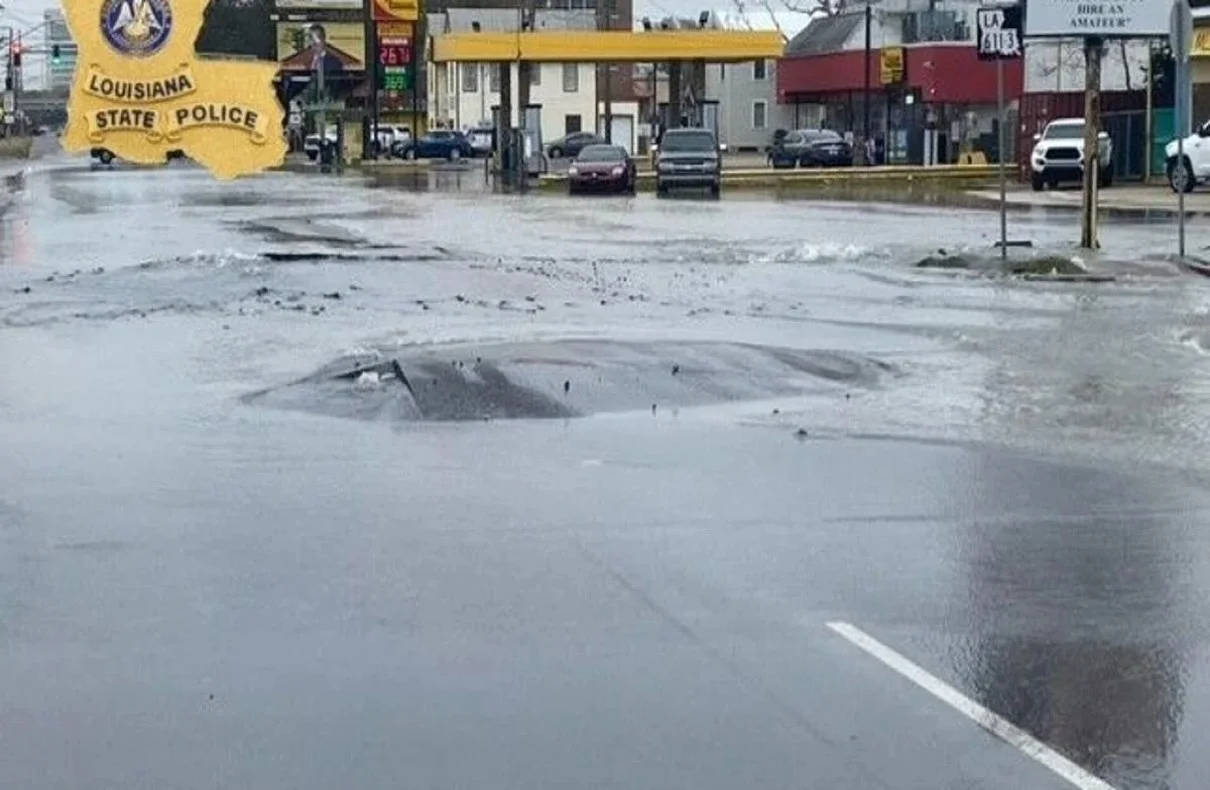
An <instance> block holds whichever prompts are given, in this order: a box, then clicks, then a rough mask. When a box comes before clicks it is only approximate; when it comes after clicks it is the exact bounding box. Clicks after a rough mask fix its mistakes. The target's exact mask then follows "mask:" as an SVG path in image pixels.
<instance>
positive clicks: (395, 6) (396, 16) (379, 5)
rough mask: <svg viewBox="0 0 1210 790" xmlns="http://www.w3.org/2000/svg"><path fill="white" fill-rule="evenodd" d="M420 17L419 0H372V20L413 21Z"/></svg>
mask: <svg viewBox="0 0 1210 790" xmlns="http://www.w3.org/2000/svg"><path fill="white" fill-rule="evenodd" d="M419 19H420V0H374V21H376V22H415V21H417V20H419Z"/></svg>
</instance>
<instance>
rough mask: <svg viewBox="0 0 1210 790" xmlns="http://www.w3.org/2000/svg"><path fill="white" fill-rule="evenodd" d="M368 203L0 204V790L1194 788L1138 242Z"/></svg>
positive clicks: (1181, 326)
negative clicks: (1047, 263)
mask: <svg viewBox="0 0 1210 790" xmlns="http://www.w3.org/2000/svg"><path fill="white" fill-rule="evenodd" d="M391 180H392V179H388V178H385V177H384V178H383V179H381V180H380V182H379V183H373V182H370V181H365V182H363V181H362V180H360V179H358V178H354V177H347V178H344V179H341V180H326V179H322V178H318V177H308V176H302V175H289V174H275V175H272V176H267V177H264V178H256V179H249V180H246V181H240V182H236V183H234V184H220V183H215V182H213V181H211V180H210V179H209V178H208V177H207V176H206V175H205V174H204V173H202V172H201V171H197V170H192V169H189V168H187V167H181V166H171V167H169V168H166V169H163V170H135V169H121V168H119V169H116V170H114V171H112V172H100V171H99V172H90V171H89V170H88V169H87V168H81V167H78V166H77V167H72V168H67V169H54V168H51V167H46V168H43V169H42V170H40V171H37V172H31V173H29V174H26V175H25V176H22V177H19V178H16V179H10V182H9V187H10V189H11V192H12V194H11V199H10V202H9V204H8V207H7V209H6V210H5V213H4V215H3V218H2V221H0V363H2V365H3V371H4V373H3V376H0V446H2V447H3V448H4V450H5V451H4V452H3V453H0V776H3V777H4V781H3V782H0V784H3V785H5V786H12V787H20V788H30V789H31V790H43V789H50V788H55V789H58V788H64V789H65V790H66V789H67V788H72V789H73V790H75V789H76V788H110V787H122V788H144V787H145V788H164V787H172V788H220V787H221V788H291V789H292V790H311V789H312V788H314V789H315V790H319V789H320V788H332V787H348V788H373V789H377V788H395V787H401V786H403V787H417V788H429V787H432V788H438V787H460V788H493V790H496V789H499V788H518V789H520V788H527V789H528V788H546V787H549V788H568V787H591V788H615V787H616V788H652V789H656V788H660V789H663V788H669V789H671V788H686V787H696V788H702V789H703V790H707V789H710V790H713V789H714V788H719V789H721V788H741V787H742V788H788V787H821V788H823V787H852V788H916V787H920V788H925V787H927V788H975V787H979V788H989V789H990V788H997V789H998V788H1004V790H1008V789H1009V788H1014V789H1015V788H1022V787H1029V788H1061V787H1071V786H1076V787H1080V788H1082V789H1083V790H1089V789H1091V788H1099V789H1101V790H1103V788H1104V787H1106V786H1108V787H1112V788H1117V790H1125V789H1126V788H1131V790H1133V789H1134V788H1155V789H1156V790H1160V789H1161V788H1163V789H1164V790H1169V789H1174V788H1199V787H1201V786H1202V785H1203V784H1204V778H1203V777H1204V775H1205V773H1206V771H1207V770H1208V769H1210V758H1207V757H1206V756H1205V753H1204V752H1202V751H1201V750H1200V749H1198V748H1197V747H1196V743H1197V741H1196V737H1197V733H1199V732H1201V731H1202V729H1203V727H1204V725H1205V724H1206V723H1207V721H1208V720H1210V625H1208V624H1210V603H1207V602H1208V601H1210V596H1208V595H1207V592H1208V591H1210V566H1208V562H1207V560H1208V558H1210V537H1208V536H1207V534H1206V531H1205V529H1204V524H1205V523H1206V520H1207V516H1208V515H1210V488H1208V487H1207V483H1208V482H1210V476H1208V475H1207V474H1206V473H1205V472H1204V471H1203V469H1202V468H1201V464H1200V460H1201V458H1202V456H1203V452H1202V451H1203V449H1204V447H1205V446H1206V442H1207V440H1208V439H1210V388H1208V387H1207V385H1206V384H1205V383H1204V382H1206V381H1207V380H1208V379H1207V377H1208V375H1210V356H1207V349H1210V317H1208V316H1210V282H1207V281H1206V280H1204V279H1202V278H1198V277H1193V276H1190V275H1187V274H1181V273H1179V272H1178V270H1177V269H1176V267H1175V266H1174V265H1173V264H1172V262H1171V260H1170V258H1169V257H1168V254H1169V253H1170V252H1171V251H1173V249H1174V247H1175V244H1174V242H1173V238H1174V234H1173V231H1172V228H1171V226H1170V225H1168V224H1164V223H1162V222H1143V221H1138V220H1132V219H1130V218H1128V217H1120V218H1114V219H1113V220H1112V221H1110V222H1108V223H1107V224H1106V225H1105V226H1104V227H1103V231H1102V242H1103V245H1104V251H1103V252H1102V253H1100V254H1097V255H1095V256H1091V257H1085V258H1083V259H1082V263H1083V265H1085V266H1087V267H1088V268H1089V269H1090V270H1091V271H1094V272H1098V273H1106V274H1112V275H1114V276H1116V278H1117V279H1116V281H1115V282H1107V283H1062V282H1047V281H1026V280H1023V279H1020V278H1010V277H1004V276H999V275H997V274H993V273H992V270H994V269H995V268H996V266H995V260H994V253H992V251H991V249H990V246H991V243H992V241H993V239H994V238H995V235H996V233H997V227H998V226H997V219H996V216H995V214H994V213H993V212H988V211H985V210H978V209H973V208H963V207H961V206H954V205H950V206H928V205H918V206H903V205H892V204H889V203H877V204H874V203H861V202H854V201H851V200H844V201H842V200H836V201H824V200H817V199H816V200H807V199H784V200H777V199H774V198H773V197H772V196H769V195H761V194H735V195H724V197H723V199H722V200H720V201H716V202H715V201H701V200H688V199H672V200H657V199H656V198H655V197H654V196H651V195H640V196H638V197H637V198H633V199H618V200H614V199H608V198H606V199H583V200H568V199H567V198H565V197H563V196H561V195H528V196H508V195H498V194H492V193H491V192H489V191H487V190H486V189H485V188H484V187H483V185H482V176H481V174H478V173H473V172H460V173H459V172H454V173H450V172H445V173H432V174H422V175H419V176H411V177H408V178H404V179H394V180H395V181H400V182H404V183H386V182H388V181H391ZM415 182H420V188H416V187H417V184H416V183H415ZM1164 222H1168V221H1167V220H1165V221H1164ZM1011 223H1012V225H1011V229H1010V236H1011V237H1012V238H1028V239H1030V240H1032V241H1033V243H1034V248H1033V249H1032V250H1030V251H1025V252H1020V251H1014V254H1017V255H1045V254H1058V255H1063V256H1073V255H1076V250H1075V249H1074V247H1073V245H1072V244H1071V242H1072V241H1073V240H1074V239H1075V238H1076V237H1077V235H1078V234H1077V229H1076V228H1077V219H1076V216H1075V214H1074V213H1072V212H1062V211H1052V212H1015V213H1014V214H1013V215H1012V217H1011ZM1207 230H1210V222H1208V221H1207V220H1205V219H1198V220H1195V221H1194V222H1193V224H1191V226H1190V238H1191V239H1192V240H1193V243H1194V244H1195V245H1196V246H1199V247H1200V246H1201V245H1202V243H1203V240H1204V239H1205V238H1206V233H1207ZM939 250H945V251H946V252H947V253H955V252H958V253H963V254H965V255H968V256H970V257H972V258H974V259H977V260H978V261H979V262H981V264H982V263H986V265H985V266H984V265H980V266H978V267H976V268H975V269H974V270H936V269H922V268H917V267H916V266H915V265H914V264H915V263H916V262H917V261H919V260H920V259H922V258H925V257H927V256H930V255H935V254H937V253H938V251H939ZM829 624H831V626H832V627H829ZM838 624H839V626H838ZM840 626H847V627H851V629H856V630H855V631H854V630H846V628H845V627H840ZM845 634H849V636H845ZM853 634H858V635H860V634H864V635H867V636H868V637H870V638H872V639H873V640H876V641H875V644H876V645H881V646H884V647H885V648H887V649H889V650H891V651H893V654H894V655H897V656H899V657H900V658H902V659H903V661H904V662H906V663H904V664H898V663H896V661H895V660H891V661H889V662H888V661H887V660H885V657H883V658H880V656H879V653H878V648H873V649H871V648H870V646H869V644H868V643H864V642H863V641H862V637H860V636H855V637H853V638H850V636H853ZM921 673H923V674H921ZM921 678H931V679H932V681H928V680H924V681H922V679H921ZM933 681H935V684H934V683H933ZM939 688H948V689H951V690H953V691H954V693H955V694H956V695H959V696H960V698H961V699H964V700H967V701H968V702H969V703H970V705H971V706H973V707H965V708H964V705H963V704H957V705H956V704H955V703H954V701H953V700H952V699H951V700H947V699H946V696H945V693H942V692H939V691H938V689H939ZM985 714H986V715H987V716H996V717H1001V718H1000V719H999V720H1000V721H1004V722H1007V723H1011V724H1012V725H1015V726H1016V727H1019V728H1021V730H1023V731H1025V733H1028V736H1029V737H1032V738H1034V739H1036V743H1037V745H1038V747H1039V748H1042V749H1045V750H1049V753H1052V754H1053V755H1054V756H1055V760H1047V759H1040V758H1037V754H1038V750H1037V749H1035V748H1034V747H1033V746H1032V745H1031V743H1028V742H1025V741H1022V740H1020V739H1016V740H1014V739H1013V738H996V737H993V736H992V735H990V734H989V733H988V732H986V731H985V729H981V727H984V728H988V729H996V726H993V725H991V724H989V720H988V719H986V718H980V717H983V716H985ZM972 719H973V721H972ZM1056 760H1057V761H1060V762H1061V761H1064V760H1066V761H1069V763H1067V765H1068V768H1063V766H1062V765H1061V764H1060V762H1056ZM1056 766H1059V767H1058V768H1056ZM1097 782H1100V784H1097ZM1106 783H1107V784H1106Z"/></svg>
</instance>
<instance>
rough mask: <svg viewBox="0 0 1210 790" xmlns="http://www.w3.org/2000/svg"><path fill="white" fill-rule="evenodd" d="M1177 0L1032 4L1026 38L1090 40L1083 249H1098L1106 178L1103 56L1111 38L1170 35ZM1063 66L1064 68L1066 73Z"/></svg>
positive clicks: (1047, 0)
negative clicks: (1100, 196) (1101, 186)
mask: <svg viewBox="0 0 1210 790" xmlns="http://www.w3.org/2000/svg"><path fill="white" fill-rule="evenodd" d="M1171 9H1172V0H1131V2H1129V3H1090V2H1089V3H1084V2H1078V3H1077V2H1070V0H1029V13H1028V14H1026V17H1025V35H1026V36H1029V37H1030V38H1053V39H1059V40H1062V39H1065V38H1071V37H1073V36H1082V37H1083V38H1084V59H1085V80H1084V157H1083V166H1084V190H1083V194H1084V197H1083V205H1082V207H1081V209H1082V210H1081V223H1080V224H1081V229H1080V246H1081V247H1085V248H1087V249H1096V248H1097V247H1099V246H1100V242H1099V241H1098V240H1097V228H1096V220H1097V177H1098V176H1099V175H1100V172H1099V170H1100V167H1099V165H1100V153H1101V150H1100V149H1101V144H1100V142H1101V140H1100V127H1101V118H1100V114H1101V55H1102V50H1103V49H1104V44H1105V39H1108V38H1161V37H1163V36H1166V35H1168V32H1169V31H1168V29H1167V28H1168V24H1167V20H1168V18H1169V17H1170V15H1171ZM1061 68H1062V66H1061V64H1060V69H1061Z"/></svg>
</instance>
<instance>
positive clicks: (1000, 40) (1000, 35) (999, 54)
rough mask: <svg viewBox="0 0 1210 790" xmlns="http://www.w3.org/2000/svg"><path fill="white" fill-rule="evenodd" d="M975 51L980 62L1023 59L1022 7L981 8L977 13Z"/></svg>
mask: <svg viewBox="0 0 1210 790" xmlns="http://www.w3.org/2000/svg"><path fill="white" fill-rule="evenodd" d="M975 51H976V53H977V54H978V56H979V60H1016V59H1018V58H1020V57H1021V55H1022V52H1021V6H1019V5H1007V6H998V7H993V8H980V9H979V10H978V11H976V12H975Z"/></svg>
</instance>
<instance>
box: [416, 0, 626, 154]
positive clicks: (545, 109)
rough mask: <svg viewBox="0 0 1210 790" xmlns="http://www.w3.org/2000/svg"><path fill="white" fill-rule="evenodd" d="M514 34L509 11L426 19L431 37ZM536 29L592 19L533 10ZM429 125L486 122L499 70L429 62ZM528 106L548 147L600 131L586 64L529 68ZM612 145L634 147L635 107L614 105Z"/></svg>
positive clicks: (586, 26)
mask: <svg viewBox="0 0 1210 790" xmlns="http://www.w3.org/2000/svg"><path fill="white" fill-rule="evenodd" d="M476 24H477V25H478V29H479V30H481V31H484V32H488V31H494V32H504V31H515V30H517V29H518V27H519V26H520V17H519V14H518V12H517V11H516V10H513V9H470V8H462V9H455V8H451V9H449V10H447V11H446V12H444V13H441V14H430V15H429V30H430V31H432V35H433V36H434V38H436V37H438V36H440V35H442V34H443V33H455V32H457V33H465V32H470V31H472V30H474V29H475V25H476ZM534 27H535V29H537V30H542V29H554V30H568V29H571V30H592V29H595V27H596V17H595V14H594V13H593V12H592V11H588V10H571V11H569V10H538V11H536V12H535V16H534ZM428 72H429V80H428V92H429V104H428V106H429V126H430V128H436V127H438V126H444V127H448V128H455V129H465V128H467V127H470V126H475V125H478V124H479V123H481V122H487V123H491V122H492V118H493V108H496V107H499V105H500V71H499V69H498V68H496V67H495V66H494V65H489V64H486V63H433V64H430V67H429V70H428ZM511 72H512V78H511V82H512V101H511V104H512V107H513V108H514V109H513V119H514V123H516V120H517V118H518V117H519V107H518V103H519V102H518V97H517V88H518V80H517V67H516V64H513V65H512V67H511ZM530 76H531V81H530V90H529V101H530V104H531V105H537V106H540V107H541V124H542V139H543V141H545V142H549V141H551V140H553V139H555V138H558V137H562V136H563V135H565V134H568V133H570V132H576V131H582V130H583V131H588V130H592V129H594V127H595V128H597V129H600V128H601V124H602V119H601V110H602V107H601V106H600V104H599V103H598V101H597V91H596V70H595V69H594V67H593V65H592V64H590V63H542V64H534V65H533V66H531V69H530ZM611 109H612V114H613V116H614V124H613V131H614V134H613V138H614V142H616V143H617V144H618V145H622V146H624V147H626V148H627V150H629V151H632V152H633V151H634V150H635V148H636V143H637V141H636V138H635V135H636V119H637V118H638V106H637V104H636V103H635V102H613V103H612V108H611Z"/></svg>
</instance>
